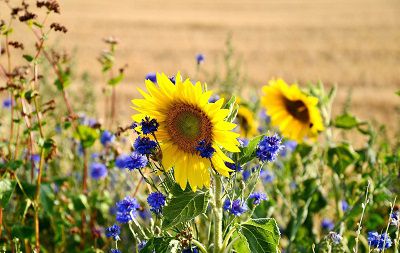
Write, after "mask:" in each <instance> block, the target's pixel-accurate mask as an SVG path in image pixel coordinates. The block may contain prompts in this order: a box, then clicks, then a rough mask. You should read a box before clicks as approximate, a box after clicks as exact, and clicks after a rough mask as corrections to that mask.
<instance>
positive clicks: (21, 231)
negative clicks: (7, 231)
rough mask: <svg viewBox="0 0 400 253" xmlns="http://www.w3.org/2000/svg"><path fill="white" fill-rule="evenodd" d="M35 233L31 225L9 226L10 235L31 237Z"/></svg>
mask: <svg viewBox="0 0 400 253" xmlns="http://www.w3.org/2000/svg"><path fill="white" fill-rule="evenodd" d="M34 233H35V230H34V229H33V227H32V226H21V225H14V226H12V228H11V234H12V237H16V238H19V239H26V238H31V237H32V236H33V235H34Z"/></svg>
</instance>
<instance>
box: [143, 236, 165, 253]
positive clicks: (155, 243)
mask: <svg viewBox="0 0 400 253" xmlns="http://www.w3.org/2000/svg"><path fill="white" fill-rule="evenodd" d="M172 239H173V238H172V237H154V238H151V239H150V240H148V241H147V243H146V246H144V248H143V249H142V250H140V253H153V252H157V253H167V252H170V250H169V248H170V247H169V244H170V242H171V241H172Z"/></svg>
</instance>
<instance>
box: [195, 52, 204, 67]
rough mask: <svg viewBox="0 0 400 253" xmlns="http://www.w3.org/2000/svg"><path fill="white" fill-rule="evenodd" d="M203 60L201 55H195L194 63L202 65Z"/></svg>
mask: <svg viewBox="0 0 400 253" xmlns="http://www.w3.org/2000/svg"><path fill="white" fill-rule="evenodd" d="M204 59H205V57H204V55H203V54H197V55H196V62H197V65H200V64H202V63H203V62H204Z"/></svg>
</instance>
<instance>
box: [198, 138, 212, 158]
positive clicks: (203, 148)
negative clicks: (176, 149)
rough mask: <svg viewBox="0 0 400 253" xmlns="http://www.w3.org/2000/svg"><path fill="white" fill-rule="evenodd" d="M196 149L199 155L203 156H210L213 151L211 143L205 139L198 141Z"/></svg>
mask: <svg viewBox="0 0 400 253" xmlns="http://www.w3.org/2000/svg"><path fill="white" fill-rule="evenodd" d="M196 150H197V151H199V154H200V156H201V157H203V158H211V157H212V155H213V154H214V152H215V149H214V148H213V147H212V146H211V144H209V143H206V141H205V140H202V141H200V142H199V145H198V146H197V147H196Z"/></svg>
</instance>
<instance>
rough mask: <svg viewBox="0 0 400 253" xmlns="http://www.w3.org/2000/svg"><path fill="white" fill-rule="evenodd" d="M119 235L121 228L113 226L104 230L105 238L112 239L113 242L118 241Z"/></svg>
mask: <svg viewBox="0 0 400 253" xmlns="http://www.w3.org/2000/svg"><path fill="white" fill-rule="evenodd" d="M120 234H121V228H120V227H119V226H118V225H117V224H114V225H112V226H110V227H108V228H106V236H107V237H108V238H110V237H112V238H113V239H114V240H115V241H118V240H119V239H120V238H119V235H120Z"/></svg>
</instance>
